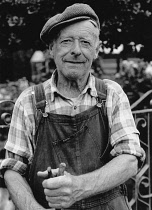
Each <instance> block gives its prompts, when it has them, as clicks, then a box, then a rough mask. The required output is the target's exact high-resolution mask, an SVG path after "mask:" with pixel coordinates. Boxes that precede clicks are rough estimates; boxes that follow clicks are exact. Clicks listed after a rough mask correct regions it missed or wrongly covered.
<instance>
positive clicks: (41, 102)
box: [33, 83, 46, 113]
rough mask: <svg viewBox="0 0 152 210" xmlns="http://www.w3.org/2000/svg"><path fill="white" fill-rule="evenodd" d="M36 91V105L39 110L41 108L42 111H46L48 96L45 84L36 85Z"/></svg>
mask: <svg viewBox="0 0 152 210" xmlns="http://www.w3.org/2000/svg"><path fill="white" fill-rule="evenodd" d="M33 87H34V92H35V106H36V109H37V110H41V112H42V113H44V112H45V106H46V98H45V92H44V87H43V84H42V83H40V84H38V85H34V86H33Z"/></svg>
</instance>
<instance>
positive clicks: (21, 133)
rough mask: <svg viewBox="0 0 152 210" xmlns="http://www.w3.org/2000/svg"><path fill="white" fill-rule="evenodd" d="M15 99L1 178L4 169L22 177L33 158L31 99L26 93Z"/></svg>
mask: <svg viewBox="0 0 152 210" xmlns="http://www.w3.org/2000/svg"><path fill="white" fill-rule="evenodd" d="M24 94H25V95H26V97H24V98H23V94H21V95H20V96H19V98H18V99H17V101H16V103H15V106H14V109H13V114H12V119H11V124H10V129H9V133H8V139H7V142H6V145H5V147H4V149H5V150H6V158H5V159H4V160H2V162H1V166H0V175H1V176H2V175H3V173H4V171H5V170H6V169H12V170H14V171H17V172H19V173H20V174H21V175H24V174H25V173H26V170H27V165H28V163H29V162H30V161H31V159H32V156H33V134H34V123H33V122H34V115H33V114H32V111H30V110H31V107H32V98H31V97H29V96H28V97H27V94H26V91H24Z"/></svg>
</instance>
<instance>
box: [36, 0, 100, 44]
mask: <svg viewBox="0 0 152 210" xmlns="http://www.w3.org/2000/svg"><path fill="white" fill-rule="evenodd" d="M89 19H90V20H93V21H94V22H95V23H96V25H97V27H98V28H99V29H100V22H99V18H98V16H97V15H96V13H95V11H94V10H93V9H92V8H91V7H90V6H89V5H88V4H83V3H76V4H73V5H72V6H69V7H67V8H66V9H65V10H64V11H63V12H62V13H59V14H57V15H55V16H53V17H51V18H50V19H49V20H48V21H47V22H46V23H45V25H44V26H43V28H42V31H41V33H40V38H41V40H42V41H43V42H44V43H46V44H47V45H48V44H49V43H50V40H52V39H53V38H54V35H57V33H56V32H57V31H58V30H60V29H61V28H62V27H64V26H65V25H68V24H70V23H72V22H75V21H79V20H89Z"/></svg>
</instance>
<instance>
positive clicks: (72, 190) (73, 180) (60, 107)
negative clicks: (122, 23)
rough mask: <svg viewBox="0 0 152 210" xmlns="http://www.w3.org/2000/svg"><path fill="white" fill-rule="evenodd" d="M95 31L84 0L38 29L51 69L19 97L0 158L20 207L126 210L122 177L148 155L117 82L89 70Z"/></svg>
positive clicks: (96, 48) (96, 46) (96, 24)
mask: <svg viewBox="0 0 152 210" xmlns="http://www.w3.org/2000/svg"><path fill="white" fill-rule="evenodd" d="M99 32H100V23H99V19H98V16H97V15H96V13H95V12H94V10H93V9H92V8H91V7H90V6H89V5H87V4H74V5H72V6H69V7H67V8H66V9H65V11H63V13H61V14H57V15H55V16H54V17H51V18H50V19H49V20H48V21H47V22H46V24H45V25H44V27H43V29H42V32H41V35H40V37H41V39H42V40H43V41H44V42H45V43H46V44H47V45H48V46H49V49H50V53H51V54H52V56H53V58H54V61H55V64H56V70H55V71H54V73H53V75H52V77H51V78H50V79H49V80H47V81H45V82H44V83H42V84H40V85H36V86H33V87H30V88H27V89H26V90H25V91H24V92H22V94H21V95H20V96H19V98H18V100H17V101H16V104H15V108H14V112H13V116H12V121H11V126H10V130H9V135H8V141H7V143H6V146H5V149H6V152H7V156H6V159H5V160H4V161H3V162H2V164H1V171H2V174H3V175H4V179H5V182H6V186H7V188H8V190H9V192H10V195H11V197H12V200H13V202H14V203H15V205H16V206H17V208H18V209H20V210H25V209H26V210H38V209H39V210H44V209H54V208H57V209H60V208H61V209H64V208H65V209H92V210H99V209H100V210H102V209H104V210H105V209H116V210H127V209H130V207H129V205H128V202H127V199H126V190H125V187H124V184H123V183H124V182H125V181H126V180H128V179H129V178H130V177H132V176H134V175H136V173H137V171H138V169H139V167H141V164H142V163H143V160H144V157H145V153H144V151H143V149H142V148H141V146H140V142H139V132H138V130H137V129H136V127H135V123H134V120H133V117H132V114H131V110H130V106H129V102H128V99H127V96H126V95H125V93H124V92H123V90H122V88H121V87H120V86H119V85H118V84H117V83H116V82H113V81H110V80H106V79H105V80H99V79H97V78H95V77H94V76H93V75H92V74H91V71H90V70H91V66H92V62H93V61H94V59H96V58H97V56H98V52H99V48H100V45H101V42H100V40H99ZM50 167H51V170H50ZM46 169H48V170H46ZM50 177H51V178H50Z"/></svg>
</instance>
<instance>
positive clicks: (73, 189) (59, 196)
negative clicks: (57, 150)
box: [42, 170, 80, 209]
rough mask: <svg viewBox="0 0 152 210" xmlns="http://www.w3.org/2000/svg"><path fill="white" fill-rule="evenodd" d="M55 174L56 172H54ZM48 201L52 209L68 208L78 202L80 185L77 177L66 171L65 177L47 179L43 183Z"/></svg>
mask: <svg viewBox="0 0 152 210" xmlns="http://www.w3.org/2000/svg"><path fill="white" fill-rule="evenodd" d="M52 172H53V173H54V171H53V170H52ZM42 185H43V187H44V193H45V195H46V200H47V201H48V204H49V206H50V207H52V208H58V209H59V208H68V207H70V206H71V205H72V204H74V203H75V202H76V201H77V200H76V197H77V194H79V193H80V190H78V188H79V186H80V184H79V183H78V179H77V177H76V176H73V175H71V174H69V173H67V172H66V171H65V172H64V175H63V176H58V177H54V178H50V179H45V180H44V181H43V183H42Z"/></svg>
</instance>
